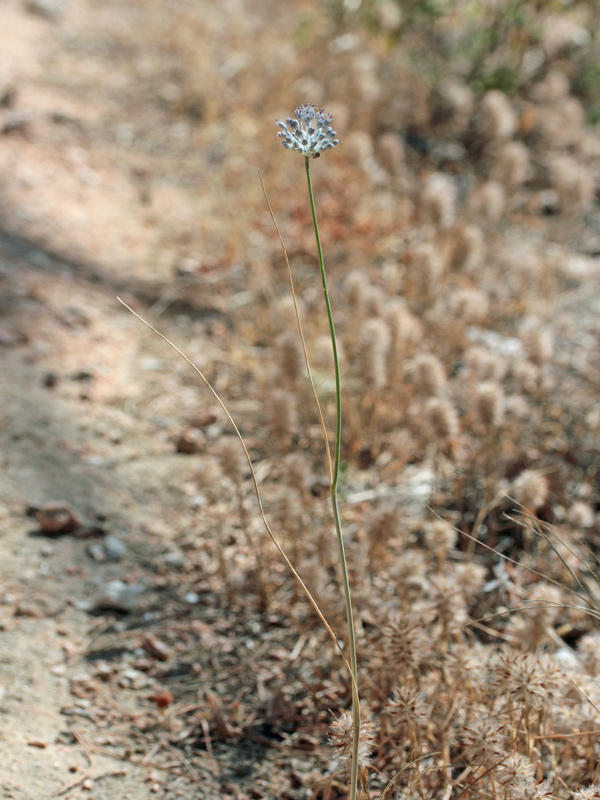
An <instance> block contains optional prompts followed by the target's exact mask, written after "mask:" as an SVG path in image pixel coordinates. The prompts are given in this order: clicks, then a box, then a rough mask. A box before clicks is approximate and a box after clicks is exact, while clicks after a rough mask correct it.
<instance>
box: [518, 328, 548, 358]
mask: <svg viewBox="0 0 600 800" xmlns="http://www.w3.org/2000/svg"><path fill="white" fill-rule="evenodd" d="M521 342H522V343H523V349H524V350H525V353H526V355H527V357H528V358H529V359H530V360H531V361H533V363H534V364H537V365H538V366H539V365H540V364H544V363H545V362H546V361H548V360H549V359H550V358H552V336H551V334H550V332H549V331H545V330H542V329H541V328H530V329H529V330H526V331H524V332H523V334H522V335H521Z"/></svg>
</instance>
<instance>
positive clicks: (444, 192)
mask: <svg viewBox="0 0 600 800" xmlns="http://www.w3.org/2000/svg"><path fill="white" fill-rule="evenodd" d="M421 206H422V210H423V214H424V216H425V218H426V219H427V220H428V221H430V222H432V223H433V224H434V225H435V226H436V227H438V228H447V227H448V226H449V225H452V223H453V222H454V216H455V212H456V186H455V184H454V182H453V180H452V178H450V177H449V176H448V175H444V174H443V173H442V172H435V173H434V174H433V175H431V176H430V177H429V178H428V179H427V181H426V183H425V185H424V187H423V194H422V196H421Z"/></svg>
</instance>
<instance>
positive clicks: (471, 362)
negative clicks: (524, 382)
mask: <svg viewBox="0 0 600 800" xmlns="http://www.w3.org/2000/svg"><path fill="white" fill-rule="evenodd" d="M464 360H465V364H466V366H467V369H468V370H469V373H472V374H473V375H474V376H475V377H476V378H477V379H479V380H480V381H484V382H485V381H499V380H501V379H502V378H503V377H504V373H505V371H506V367H505V364H504V362H503V361H502V359H501V358H500V357H499V356H496V355H494V354H493V353H490V351H489V350H485V349H484V348H483V347H477V346H476V345H474V346H473V347H470V348H469V349H468V350H467V351H466V352H465V356H464Z"/></svg>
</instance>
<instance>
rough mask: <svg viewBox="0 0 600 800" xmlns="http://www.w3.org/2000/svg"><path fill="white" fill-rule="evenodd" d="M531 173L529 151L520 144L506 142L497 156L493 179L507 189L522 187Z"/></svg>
mask: <svg viewBox="0 0 600 800" xmlns="http://www.w3.org/2000/svg"><path fill="white" fill-rule="evenodd" d="M530 171H531V167H530V162H529V151H528V150H527V147H526V146H525V145H524V144H523V143H522V142H507V143H506V144H505V145H504V146H503V147H502V149H501V150H500V154H499V156H498V162H497V164H496V169H495V170H494V175H495V177H497V178H498V180H499V181H502V183H504V185H505V186H507V187H508V188H509V189H517V188H518V187H519V186H522V185H523V184H524V183H525V181H526V180H527V179H528V177H529V173H530Z"/></svg>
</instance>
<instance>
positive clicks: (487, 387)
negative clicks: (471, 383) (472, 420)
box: [473, 381, 504, 428]
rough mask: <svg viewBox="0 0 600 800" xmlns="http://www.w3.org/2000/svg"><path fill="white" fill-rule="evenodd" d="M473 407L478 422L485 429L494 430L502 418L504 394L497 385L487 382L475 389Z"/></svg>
mask: <svg viewBox="0 0 600 800" xmlns="http://www.w3.org/2000/svg"><path fill="white" fill-rule="evenodd" d="M474 394H475V396H474V399H473V401H474V402H473V405H474V410H475V415H476V416H477V419H478V421H479V422H480V424H481V425H483V426H484V427H485V428H495V427H497V426H498V425H500V423H501V422H502V418H503V417H504V393H503V391H502V387H501V386H500V385H499V384H497V383H492V382H491V381H487V382H486V383H480V384H479V385H478V386H476V387H475V393H474Z"/></svg>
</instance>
